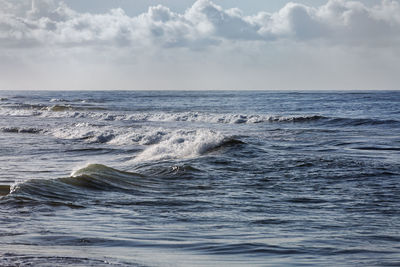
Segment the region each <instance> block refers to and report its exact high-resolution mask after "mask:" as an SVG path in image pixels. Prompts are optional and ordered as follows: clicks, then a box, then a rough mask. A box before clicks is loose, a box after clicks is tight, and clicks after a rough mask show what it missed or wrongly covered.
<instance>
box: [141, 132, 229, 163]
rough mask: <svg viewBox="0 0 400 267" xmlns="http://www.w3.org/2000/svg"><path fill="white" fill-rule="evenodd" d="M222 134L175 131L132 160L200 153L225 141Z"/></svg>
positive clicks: (174, 157)
mask: <svg viewBox="0 0 400 267" xmlns="http://www.w3.org/2000/svg"><path fill="white" fill-rule="evenodd" d="M227 139H228V138H227V137H226V136H224V135H223V134H221V133H219V132H215V131H211V130H206V129H198V130H193V131H183V130H180V131H175V132H173V133H171V134H168V135H167V137H166V138H164V139H163V140H162V141H161V142H159V143H158V144H155V145H152V146H150V147H148V148H146V149H145V150H144V151H143V152H142V153H140V154H139V155H138V156H137V157H135V159H134V161H136V162H137V161H152V160H167V159H177V158H190V157H195V156H199V155H202V154H204V153H206V152H208V151H210V150H212V149H214V148H216V147H218V146H221V144H222V143H224V142H226V141H227Z"/></svg>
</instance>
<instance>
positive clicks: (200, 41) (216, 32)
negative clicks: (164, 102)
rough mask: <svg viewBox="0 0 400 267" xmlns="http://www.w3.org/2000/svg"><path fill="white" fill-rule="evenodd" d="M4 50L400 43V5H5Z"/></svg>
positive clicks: (0, 29)
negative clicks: (271, 8) (91, 8)
mask: <svg viewBox="0 0 400 267" xmlns="http://www.w3.org/2000/svg"><path fill="white" fill-rule="evenodd" d="M0 4H1V6H2V7H3V8H2V9H1V11H0V41H1V43H0V45H1V46H3V47H14V48H18V47H25V48H26V47H29V46H37V45H41V46H94V45H100V46H101V45H108V46H110V45H111V46H115V47H124V46H125V47H148V46H159V47H187V48H189V49H199V48H204V47H207V46H210V45H217V44H220V43H221V42H226V41H229V42H246V41H258V42H271V41H277V40H286V41H293V42H312V41H315V40H320V41H325V42H328V43H332V44H338V45H356V46H360V45H362V46H368V45H385V44H386V45H388V44H393V42H396V43H398V42H399V37H398V36H399V33H400V5H399V2H398V1H391V0H384V1H382V2H381V4H379V5H377V6H372V7H367V6H365V5H364V4H362V3H361V2H359V1H345V0H329V1H328V2H327V4H325V5H323V6H320V7H309V6H305V5H301V4H296V3H288V4H287V5H286V6H284V7H283V8H282V9H281V10H279V11H278V12H276V13H272V14H269V13H266V12H260V13H258V14H255V15H253V16H244V15H243V13H242V12H241V11H240V10H239V9H235V8H233V9H227V10H224V9H223V8H222V7H220V6H218V5H216V4H214V3H213V2H211V1H209V0H198V1H196V2H195V3H194V4H193V6H191V7H190V8H189V9H187V10H186V11H185V12H184V13H182V14H179V13H175V12H173V11H171V10H170V9H169V8H168V7H165V6H161V5H158V6H154V7H150V8H149V9H148V11H147V12H146V13H143V14H140V15H139V16H136V17H130V16H128V15H127V14H126V13H125V12H124V10H122V9H112V10H110V11H109V12H107V13H104V14H91V13H79V12H77V11H74V10H72V9H71V8H69V7H68V6H67V5H66V4H65V3H64V2H62V1H55V0H36V1H35V2H34V3H33V4H32V2H31V1H27V0H25V1H24V0H17V1H15V0H13V1H11V0H0Z"/></svg>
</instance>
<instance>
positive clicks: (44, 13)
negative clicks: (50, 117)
mask: <svg viewBox="0 0 400 267" xmlns="http://www.w3.org/2000/svg"><path fill="white" fill-rule="evenodd" d="M399 73H400V2H399V1H398V0H366V1H346V0H297V1H296V0H295V1H292V2H289V1H286V0H270V1H261V0H246V1H244V0H213V1H212V0H197V1H194V0H193V1H189V0H158V1H157V0H85V1H82V0H64V1H58V0H34V1H32V0H0V89H8V90H17V89H46V90H62V89H64V90H65V89H76V90H84V89H92V90H93V89H97V90H105V89H123V90H129V89H134V90H147V89H153V90H164V89H177V90H193V89H196V90H213V89H242V90H244V89H279V90H286V89H289V90H297V89H301V90H325V89H329V90H333V89H337V90H357V89H362V90H367V89H399V88H400V86H399V85H400V75H399Z"/></svg>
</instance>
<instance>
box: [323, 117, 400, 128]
mask: <svg viewBox="0 0 400 267" xmlns="http://www.w3.org/2000/svg"><path fill="white" fill-rule="evenodd" d="M329 123H331V124H335V125H341V126H373V125H400V121H398V120H391V119H375V118H331V119H330V120H329Z"/></svg>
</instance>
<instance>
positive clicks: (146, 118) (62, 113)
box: [0, 105, 322, 124]
mask: <svg viewBox="0 0 400 267" xmlns="http://www.w3.org/2000/svg"><path fill="white" fill-rule="evenodd" d="M0 114H2V115H8V116H42V117H49V118H88V119H94V120H100V121H132V122H199V123H222V124H243V123H248V124H250V123H262V122H299V121H307V120H314V119H319V118H322V117H321V116H318V115H293V116H289V115H288V116H279V115H278V116H277V115H257V114H256V115H254V114H253V115H251V114H250V115H248V114H218V113H200V112H177V113H166V112H158V113H152V112H149V113H140V112H138V113H133V114H132V113H131V114H126V113H116V112H95V111H76V110H71V106H68V105H66V106H60V107H59V106H57V105H56V106H53V107H45V108H43V107H42V108H40V109H39V110H35V109H17V110H16V109H10V110H7V109H4V110H2V112H0Z"/></svg>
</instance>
